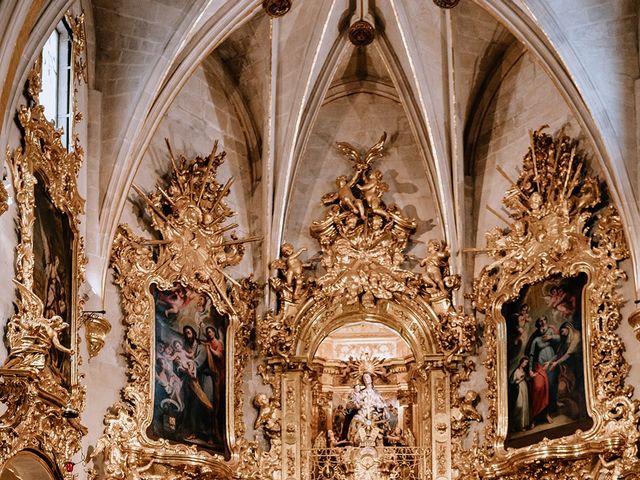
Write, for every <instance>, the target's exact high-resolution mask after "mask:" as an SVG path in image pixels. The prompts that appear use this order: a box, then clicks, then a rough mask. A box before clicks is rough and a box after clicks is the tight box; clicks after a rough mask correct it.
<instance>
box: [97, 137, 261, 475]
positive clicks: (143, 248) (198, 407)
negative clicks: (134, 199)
mask: <svg viewBox="0 0 640 480" xmlns="http://www.w3.org/2000/svg"><path fill="white" fill-rule="evenodd" d="M169 152H170V156H171V162H172V165H173V169H172V171H171V172H170V176H169V181H168V183H167V184H166V185H164V186H160V185H159V186H158V187H157V189H156V191H155V192H154V193H152V194H151V195H147V194H146V193H144V192H142V190H141V189H139V188H138V187H135V186H134V188H135V189H136V191H138V193H139V194H140V195H141V196H142V198H143V199H144V201H145V202H146V204H147V211H148V214H149V217H150V219H151V225H152V226H153V228H154V229H155V230H156V231H157V232H158V236H159V239H146V238H142V237H140V236H138V235H135V234H134V233H133V232H132V231H131V230H130V228H129V227H128V226H126V225H121V226H120V227H119V229H118V232H117V235H116V238H115V241H114V246H113V254H112V258H111V265H112V267H113V268H114V270H115V281H116V284H117V285H118V286H119V287H120V291H121V295H122V305H123V309H124V313H125V318H124V321H125V324H126V328H127V330H126V351H127V356H128V359H129V367H128V368H129V377H130V381H129V384H128V385H127V386H126V387H125V388H124V390H123V392H122V401H120V402H118V403H117V404H115V405H114V406H113V407H111V409H110V410H109V413H108V414H107V416H106V417H105V425H106V428H105V431H104V434H103V436H102V437H101V438H100V440H99V442H98V446H97V448H96V452H95V453H94V457H99V458H101V459H102V462H96V463H98V464H99V465H100V468H101V469H102V472H101V473H102V475H103V476H104V477H106V478H122V479H124V478H157V477H158V476H159V475H161V476H163V477H164V478H212V479H213V478H215V479H218V478H256V475H257V473H256V471H257V469H258V467H259V465H258V455H254V454H252V452H253V451H254V449H255V445H253V444H251V443H249V442H247V441H246V440H245V438H244V423H243V417H242V404H243V388H242V379H243V375H244V371H245V366H246V362H247V358H248V354H249V347H248V338H249V333H250V328H251V324H252V322H253V318H254V309H255V306H256V301H257V298H256V296H257V294H258V293H259V290H258V289H257V286H256V284H255V283H254V282H252V281H251V280H250V279H242V280H239V281H236V280H234V279H233V278H231V277H230V276H229V274H227V273H226V272H225V269H226V268H228V267H230V266H233V265H237V264H238V263H239V262H240V260H241V259H242V256H243V254H244V244H245V243H246V242H249V241H254V240H256V238H255V237H251V238H244V239H238V238H237V237H236V236H235V234H233V233H230V232H232V231H233V229H234V228H235V227H236V225H234V224H228V222H227V221H228V218H229V217H231V216H232V215H233V212H232V211H231V210H230V209H229V207H228V206H227V204H226V202H225V197H226V196H227V195H228V194H229V188H230V185H231V180H230V181H228V182H227V183H226V184H225V185H221V184H219V183H218V182H217V180H216V176H217V170H218V167H219V166H220V165H221V164H222V163H223V162H224V158H225V152H220V153H217V142H216V145H215V146H214V149H213V152H212V153H211V154H210V155H209V156H207V157H204V158H203V157H196V158H194V159H186V158H185V157H182V156H180V157H179V158H175V157H174V156H173V153H172V152H171V149H170V148H169ZM95 473H98V472H97V471H96V472H95Z"/></svg>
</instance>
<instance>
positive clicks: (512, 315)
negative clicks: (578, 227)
mask: <svg viewBox="0 0 640 480" xmlns="http://www.w3.org/2000/svg"><path fill="white" fill-rule="evenodd" d="M586 283H587V275H586V274H584V273H581V274H579V275H577V276H574V277H568V278H562V277H560V276H554V277H551V278H549V279H547V280H544V281H542V282H538V283H535V284H533V285H530V286H528V287H525V288H524V289H523V291H522V292H521V293H520V296H519V297H518V298H517V299H515V300H514V301H512V302H509V303H506V304H505V305H504V306H503V308H502V315H503V316H504V319H505V321H506V332H507V334H506V337H507V374H508V377H507V378H508V415H509V416H508V425H509V430H508V434H507V437H506V439H505V446H507V447H524V446H528V445H531V444H533V443H537V442H538V441H540V440H542V439H543V438H544V437H547V438H550V439H551V438H559V437H563V436H566V435H571V434H573V433H575V431H576V430H578V429H581V430H583V431H584V430H587V429H589V428H590V427H591V425H592V420H591V419H590V418H589V416H588V413H587V406H586V399H585V390H586V389H585V364H584V359H583V349H584V348H585V346H584V345H583V335H582V332H583V329H584V326H585V319H584V318H583V312H582V301H583V296H584V290H585V285H586Z"/></svg>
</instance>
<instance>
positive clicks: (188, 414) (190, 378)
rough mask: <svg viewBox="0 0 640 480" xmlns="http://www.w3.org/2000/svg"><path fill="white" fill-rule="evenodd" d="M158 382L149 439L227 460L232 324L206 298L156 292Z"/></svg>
mask: <svg viewBox="0 0 640 480" xmlns="http://www.w3.org/2000/svg"><path fill="white" fill-rule="evenodd" d="M151 294H152V296H153V299H154V305H155V356H154V357H155V358H154V361H155V377H154V400H153V420H152V422H151V426H150V430H149V431H150V435H151V436H154V437H156V438H165V439H167V440H171V441H176V442H185V443H192V444H195V445H199V446H202V447H205V448H208V449H211V450H212V451H214V452H217V453H220V454H223V455H225V456H227V457H228V449H227V448H226V446H227V439H226V428H225V427H226V410H227V405H226V396H225V393H226V385H227V378H226V365H225V363H226V362H225V358H226V353H227V349H226V345H227V339H226V337H227V327H228V324H229V319H228V317H227V316H226V315H221V314H220V313H219V312H218V310H217V309H216V308H215V306H214V305H213V303H212V301H211V298H210V297H209V296H208V295H207V294H205V293H198V292H196V291H194V290H192V289H190V288H186V287H184V286H182V285H180V284H174V285H173V286H172V287H171V288H170V289H168V290H163V289H159V288H157V287H156V286H155V285H152V286H151Z"/></svg>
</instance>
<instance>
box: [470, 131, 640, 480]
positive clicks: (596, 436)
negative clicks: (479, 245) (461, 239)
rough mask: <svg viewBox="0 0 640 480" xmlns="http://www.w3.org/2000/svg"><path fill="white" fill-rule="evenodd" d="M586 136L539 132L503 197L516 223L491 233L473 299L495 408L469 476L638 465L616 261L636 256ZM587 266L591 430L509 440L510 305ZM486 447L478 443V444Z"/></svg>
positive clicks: (582, 474)
mask: <svg viewBox="0 0 640 480" xmlns="http://www.w3.org/2000/svg"><path fill="white" fill-rule="evenodd" d="M577 148H578V147H577V142H575V141H573V140H571V139H570V138H568V137H565V136H560V137H556V138H553V137H552V136H551V135H548V134H546V133H544V132H543V131H542V130H539V131H536V132H533V133H532V135H531V148H530V149H529V151H528V153H527V154H526V156H525V157H524V160H523V165H522V172H521V174H520V176H519V177H518V179H517V181H516V182H515V183H513V185H512V186H511V188H510V189H509V190H508V191H507V193H506V195H505V197H504V200H503V202H504V204H505V206H506V207H507V208H508V210H509V211H510V216H511V218H512V219H513V223H512V224H511V227H510V228H509V229H500V228H496V229H494V230H492V231H490V232H488V233H487V251H488V253H489V255H490V256H491V257H492V258H493V262H492V263H490V264H489V265H488V266H487V267H485V268H484V269H483V270H482V272H481V273H480V275H479V277H478V278H477V279H476V280H475V281H474V291H473V301H474V304H475V307H476V308H477V310H478V311H480V312H483V313H485V314H486V319H485V331H484V345H485V347H486V350H487V359H486V361H485V367H486V370H487V384H488V385H487V388H488V392H487V399H488V403H489V404H488V416H487V419H486V424H485V425H486V428H485V438H484V444H483V446H482V447H481V448H479V449H478V451H477V456H476V458H475V459H474V461H471V462H468V465H469V466H470V469H469V471H466V472H463V473H464V475H466V476H465V477H464V478H477V477H478V473H475V471H476V470H477V469H479V470H478V471H479V472H480V476H481V477H483V478H498V477H499V478H510V479H516V478H518V479H523V478H541V476H542V477H544V476H545V475H547V478H551V477H550V476H553V478H596V477H592V476H589V472H591V473H592V472H593V469H594V468H595V467H594V465H596V466H597V468H598V469H599V472H601V473H602V474H603V475H604V474H606V475H605V476H603V477H600V476H598V477H597V478H619V477H618V476H617V475H613V476H610V475H612V473H613V472H617V473H618V474H619V473H623V472H629V471H631V470H633V469H634V468H637V442H638V429H637V424H638V403H637V401H635V400H631V398H630V396H631V392H632V388H631V387H630V386H628V385H625V377H626V375H627V373H628V371H629V366H628V364H627V363H626V361H625V359H624V358H623V355H622V354H623V351H624V345H623V343H622V340H621V339H620V338H619V337H618V335H617V334H616V333H615V330H616V329H617V327H618V326H619V324H620V321H621V315H620V305H621V303H622V298H621V297H620V295H619V294H618V293H617V292H616V286H617V285H618V283H619V281H620V280H621V279H623V278H624V276H625V275H624V272H622V271H621V270H620V269H619V268H618V266H617V262H618V261H620V260H622V259H623V258H625V257H626V256H627V255H628V250H627V247H626V244H625V241H624V234H623V231H622V224H621V221H620V218H619V216H618V215H617V213H616V211H615V208H614V207H613V206H612V205H603V196H602V194H601V189H602V187H601V184H600V182H599V180H598V179H597V178H596V177H594V176H591V175H589V174H588V172H587V168H586V161H585V159H584V158H583V157H582V156H581V155H579V153H578V150H577ZM579 273H586V274H587V276H588V279H589V280H588V282H587V287H586V291H587V294H586V300H585V302H584V305H583V317H584V330H585V332H584V335H585V337H584V338H586V339H587V340H586V342H588V343H585V345H589V348H585V355H584V362H585V363H584V365H585V378H586V381H585V383H586V385H585V386H586V395H587V397H588V398H591V399H592V400H591V402H590V405H589V406H588V409H589V414H590V416H591V418H592V419H593V426H592V427H591V428H590V429H589V430H588V431H585V432H582V431H580V430H578V431H576V432H575V433H574V434H572V435H569V436H565V437H561V438H556V439H553V440H547V439H545V440H543V441H542V442H539V443H534V444H532V445H529V446H523V447H521V448H508V449H507V448H505V446H504V442H505V438H506V434H507V424H506V420H505V419H506V418H507V395H506V391H507V378H506V360H505V359H506V338H505V319H504V318H503V316H502V306H503V305H504V304H505V303H507V302H510V301H513V300H514V299H516V298H517V297H518V295H520V293H521V291H522V289H523V288H524V287H526V286H529V285H534V284H536V283H539V282H542V281H544V280H547V279H549V278H551V277H552V276H558V275H559V276H561V277H565V278H566V277H572V276H576V275H578V274H579ZM475 448H477V444H476V447H475Z"/></svg>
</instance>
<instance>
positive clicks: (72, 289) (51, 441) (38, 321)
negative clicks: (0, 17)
mask: <svg viewBox="0 0 640 480" xmlns="http://www.w3.org/2000/svg"><path fill="white" fill-rule="evenodd" d="M65 20H66V22H67V24H68V25H69V26H70V28H71V31H72V41H73V43H72V52H71V55H72V60H73V62H74V64H75V71H74V75H73V90H74V101H73V119H74V122H73V123H74V125H75V124H77V122H78V121H80V119H81V118H82V116H81V114H80V112H79V111H78V107H77V101H76V100H75V99H76V97H77V95H76V94H77V91H78V87H79V85H80V82H81V81H82V80H83V79H84V78H85V75H86V74H85V73H84V70H83V69H84V60H83V59H84V50H85V37H84V17H83V15H80V16H78V17H75V16H73V15H71V14H69V13H67V15H66V17H65ZM41 89H42V73H41V59H38V60H37V61H36V63H35V65H34V67H33V69H32V70H31V72H30V74H29V78H28V84H27V100H28V105H26V106H22V107H21V108H20V110H19V112H18V123H19V125H20V128H21V129H22V132H23V146H22V147H21V148H17V149H16V150H14V151H13V152H11V151H8V152H7V163H8V165H9V168H10V171H11V175H12V181H13V189H14V194H15V201H16V204H17V218H16V224H17V231H18V245H17V247H16V278H15V279H14V283H15V285H16V288H17V292H18V300H17V302H16V305H17V313H16V314H14V315H13V316H12V317H11V318H10V320H9V322H8V324H7V343H8V348H9V355H8V358H7V359H6V361H5V362H4V364H3V366H2V368H1V369H0V377H1V382H2V383H1V384H0V400H1V401H2V402H3V403H4V404H5V405H6V406H7V410H6V412H5V413H4V414H3V415H2V417H1V418H0V465H5V464H6V462H7V461H9V460H10V459H11V458H13V457H14V456H15V455H17V454H18V453H20V452H22V451H24V450H25V449H28V450H32V451H34V450H35V451H37V452H38V454H39V455H40V456H41V457H43V458H44V459H46V462H45V463H47V464H51V465H52V466H54V469H57V474H58V475H61V476H66V477H70V475H71V473H70V472H68V471H67V468H65V467H67V466H68V465H69V462H70V461H71V459H72V457H73V455H74V454H75V453H76V452H78V451H79V450H80V440H81V438H82V436H83V435H84V434H85V433H86V429H85V428H84V427H83V426H82V425H81V424H80V423H79V421H78V420H77V417H78V416H79V413H80V412H81V411H82V410H83V408H84V398H85V389H84V386H82V384H81V380H82V375H81V374H80V373H79V369H78V367H79V365H80V363H81V358H80V356H79V355H78V344H79V338H78V330H79V323H78V319H79V314H80V309H81V306H82V300H81V296H80V295H79V293H78V291H79V287H80V285H81V284H82V282H83V279H84V270H85V264H86V260H85V256H84V247H83V239H82V237H81V236H80V230H79V223H80V216H81V215H82V214H83V210H84V200H83V199H82V198H81V196H80V194H79V192H78V172H79V170H80V166H81V164H82V161H83V156H84V152H83V150H82V147H81V146H80V140H79V138H78V136H77V135H74V137H73V140H72V142H71V146H70V149H69V151H67V148H66V147H65V146H64V145H63V144H62V141H61V137H62V135H63V132H62V130H56V128H55V126H54V125H53V123H51V122H50V121H48V120H47V118H46V117H45V111H44V107H43V106H42V105H41V104H40V101H39V95H40V92H41Z"/></svg>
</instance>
